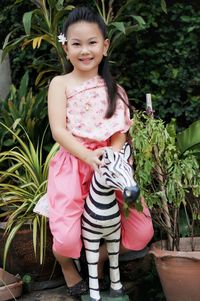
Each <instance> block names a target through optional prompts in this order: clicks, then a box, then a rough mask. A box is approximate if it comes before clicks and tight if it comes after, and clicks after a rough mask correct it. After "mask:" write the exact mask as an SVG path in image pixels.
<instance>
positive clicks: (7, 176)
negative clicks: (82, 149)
mask: <svg viewBox="0 0 200 301" xmlns="http://www.w3.org/2000/svg"><path fill="white" fill-rule="evenodd" d="M0 126H1V129H2V128H6V129H7V131H8V132H9V133H10V134H11V135H13V136H14V137H15V139H16V140H17V141H18V144H19V146H14V147H13V148H11V149H10V150H8V151H3V152H1V153H0V164H1V166H2V164H3V163H6V164H5V165H6V169H2V168H1V170H0V191H1V202H0V209H1V211H0V220H1V221H4V222H6V229H5V234H6V235H7V239H6V244H5V247H4V266H5V262H6V257H7V253H8V250H9V247H10V244H11V242H12V239H13V238H14V236H15V234H16V232H17V231H18V230H19V229H20V228H21V227H22V226H23V225H24V224H27V223H28V224H29V225H30V227H31V228H32V230H33V246H34V251H35V252H36V250H37V249H38V247H37V241H38V239H37V238H38V236H39V237H40V240H39V241H40V246H39V250H40V263H41V264H42V262H43V260H44V257H45V244H46V227H47V220H46V218H45V217H43V216H39V215H38V214H36V213H34V212H33V208H34V206H35V204H36V203H37V202H38V200H39V198H40V197H41V196H42V195H44V194H45V193H46V186H47V174H48V166H49V161H50V159H51V158H52V156H53V155H54V154H55V152H56V151H57V149H58V145H57V144H55V145H54V146H53V147H52V149H51V150H50V152H49V154H48V156H47V157H46V158H45V159H44V158H43V142H44V136H43V138H42V139H41V141H40V142H38V145H37V147H34V145H33V143H32V141H31V140H30V138H29V136H28V134H27V133H26V131H25V130H24V129H23V128H22V129H23V131H24V135H25V136H26V139H27V141H28V145H27V144H26V143H25V142H24V141H23V140H22V139H21V138H20V137H19V136H18V135H17V133H15V132H13V131H12V130H11V129H9V128H8V127H7V126H6V125H4V124H2V123H0Z"/></svg>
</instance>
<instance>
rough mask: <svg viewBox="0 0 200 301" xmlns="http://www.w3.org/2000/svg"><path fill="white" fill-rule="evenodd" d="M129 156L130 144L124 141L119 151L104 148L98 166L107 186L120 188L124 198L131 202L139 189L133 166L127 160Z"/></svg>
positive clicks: (136, 196) (134, 199)
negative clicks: (100, 162) (100, 163)
mask: <svg viewBox="0 0 200 301" xmlns="http://www.w3.org/2000/svg"><path fill="white" fill-rule="evenodd" d="M130 156H131V146H130V145H129V144H128V143H125V144H124V146H123V148H122V150H121V151H120V152H114V151H113V150H112V148H106V149H105V151H104V154H103V158H102V165H101V166H100V168H99V169H100V174H101V177H103V180H104V182H105V184H106V185H107V187H110V188H113V189H116V190H121V191H122V192H123V197H124V200H125V201H126V202H127V203H129V204H131V203H134V202H135V201H136V199H137V198H138V196H139V194H140V189H139V186H138V185H137V183H136V182H135V180H134V177H133V168H132V167H131V165H130V164H129V162H128V160H129V158H130Z"/></svg>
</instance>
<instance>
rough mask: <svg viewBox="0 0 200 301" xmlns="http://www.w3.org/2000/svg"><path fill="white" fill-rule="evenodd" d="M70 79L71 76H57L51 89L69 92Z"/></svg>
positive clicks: (52, 81) (51, 83) (51, 84)
mask: <svg viewBox="0 0 200 301" xmlns="http://www.w3.org/2000/svg"><path fill="white" fill-rule="evenodd" d="M70 78H71V76H70V74H65V75H57V76H55V77H54V78H53V79H52V80H51V82H50V85H49V87H50V88H53V89H58V88H59V89H62V90H67V88H68V87H69V86H70Z"/></svg>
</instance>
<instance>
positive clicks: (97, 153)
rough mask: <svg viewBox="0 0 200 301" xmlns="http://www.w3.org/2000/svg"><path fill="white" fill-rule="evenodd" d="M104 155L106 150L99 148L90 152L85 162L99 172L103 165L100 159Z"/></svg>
mask: <svg viewBox="0 0 200 301" xmlns="http://www.w3.org/2000/svg"><path fill="white" fill-rule="evenodd" d="M103 153H104V148H103V147H102V148H98V149H96V150H94V151H92V150H88V152H87V155H86V157H85V160H84V161H85V162H86V163H87V164H89V165H90V166H91V167H92V168H93V169H94V170H98V168H99V166H100V165H101V164H102V162H101V160H100V157H101V156H102V155H103Z"/></svg>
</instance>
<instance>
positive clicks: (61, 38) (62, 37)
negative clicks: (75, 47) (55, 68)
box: [58, 33, 67, 45]
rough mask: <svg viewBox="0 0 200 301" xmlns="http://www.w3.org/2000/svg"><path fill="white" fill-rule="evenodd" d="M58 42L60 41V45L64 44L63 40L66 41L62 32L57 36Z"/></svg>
mask: <svg viewBox="0 0 200 301" xmlns="http://www.w3.org/2000/svg"><path fill="white" fill-rule="evenodd" d="M58 42H61V43H62V45H65V42H67V39H66V37H65V35H64V34H63V33H60V34H59V36H58Z"/></svg>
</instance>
